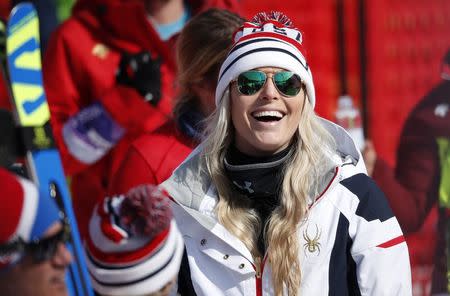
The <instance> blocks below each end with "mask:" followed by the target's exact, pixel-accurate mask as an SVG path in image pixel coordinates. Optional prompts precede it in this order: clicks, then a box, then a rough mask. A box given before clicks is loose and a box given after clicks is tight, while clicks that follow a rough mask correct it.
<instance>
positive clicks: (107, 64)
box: [43, 0, 237, 235]
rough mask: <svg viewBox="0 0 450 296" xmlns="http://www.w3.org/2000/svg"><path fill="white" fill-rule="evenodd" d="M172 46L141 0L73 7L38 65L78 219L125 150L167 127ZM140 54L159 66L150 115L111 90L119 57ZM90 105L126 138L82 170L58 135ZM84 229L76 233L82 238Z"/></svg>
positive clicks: (125, 91) (223, 2)
mask: <svg viewBox="0 0 450 296" xmlns="http://www.w3.org/2000/svg"><path fill="white" fill-rule="evenodd" d="M189 4H190V7H191V11H192V13H193V14H196V13H198V12H200V11H203V10H205V9H207V8H210V7H213V6H215V7H222V8H228V9H230V10H234V11H236V8H237V4H236V2H235V1H231V0H205V1H198V0H197V1H189ZM174 44H175V38H171V39H170V40H169V41H167V42H163V41H162V40H161V39H160V38H159V36H158V34H157V33H156V31H155V29H154V28H153V27H152V25H151V24H150V22H149V21H148V20H147V16H146V14H145V10H144V7H143V4H142V1H141V0H95V1H93V0H81V1H78V2H77V5H76V6H75V8H74V11H73V15H72V17H70V18H69V19H68V20H67V21H66V22H64V23H63V24H62V25H61V26H60V27H59V28H58V29H57V31H56V32H54V33H53V35H52V36H51V39H50V41H49V44H48V47H47V50H46V52H45V57H44V65H43V71H44V85H45V91H46V94H47V99H48V102H49V107H50V112H51V124H52V128H53V131H54V134H55V140H56V143H57V145H58V148H59V150H60V152H61V158H62V162H63V166H64V169H65V173H66V174H67V175H69V176H71V177H72V183H71V189H72V195H73V199H74V209H75V213H76V215H77V218H79V217H80V216H81V215H83V216H89V215H90V214H91V209H92V206H93V205H94V204H95V201H96V200H98V199H99V198H101V197H102V196H103V195H104V194H105V192H106V188H107V186H108V183H109V180H110V178H111V176H112V175H113V174H114V172H115V171H116V169H117V167H118V165H119V163H121V161H122V159H123V156H124V154H125V151H126V150H127V148H128V146H129V145H130V143H131V142H132V141H133V140H134V139H135V138H136V137H137V136H138V135H140V134H141V133H143V132H148V131H153V130H155V129H156V128H158V127H159V126H161V125H162V124H163V123H164V122H165V121H167V119H168V117H169V114H170V113H171V99H172V98H173V97H174V93H175V90H174V79H175V70H176V67H175V59H174ZM141 50H148V51H150V52H151V53H152V55H153V56H154V57H156V56H159V57H161V58H162V66H161V76H162V77H161V92H162V97H161V101H160V102H159V104H158V107H157V108H155V107H152V106H151V105H149V104H147V103H145V102H144V101H143V100H142V98H141V97H140V95H139V94H138V93H137V92H136V91H135V90H134V89H131V88H127V87H124V86H120V85H117V84H116V82H115V72H116V70H117V67H118V63H119V60H120V55H121V53H122V52H124V51H127V52H129V53H136V52H139V51H141ZM95 101H100V102H101V103H102V104H103V106H104V107H105V108H106V109H107V111H108V112H109V113H110V114H111V115H112V117H113V118H114V119H115V120H116V121H117V122H118V123H119V124H120V125H121V126H123V127H124V128H125V129H126V131H127V133H126V135H125V137H124V138H123V139H122V140H121V141H120V142H119V143H117V144H116V146H115V148H114V149H112V150H111V151H110V152H109V153H108V154H107V155H106V156H104V157H103V158H102V159H100V160H99V161H98V162H96V163H95V164H93V165H86V164H83V163H81V162H79V161H78V160H77V159H75V158H74V157H72V156H71V155H70V153H69V151H68V149H67V147H66V146H65V143H64V140H63V138H62V128H63V126H64V124H65V123H66V121H67V120H68V119H69V118H70V117H71V116H73V115H75V114H76V113H78V112H79V111H80V109H82V108H84V107H86V106H89V105H90V104H92V103H93V102H95ZM85 226H87V225H80V229H81V234H82V235H83V234H84V233H85V232H84V231H85V229H86V228H85Z"/></svg>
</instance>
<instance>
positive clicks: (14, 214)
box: [0, 168, 61, 269]
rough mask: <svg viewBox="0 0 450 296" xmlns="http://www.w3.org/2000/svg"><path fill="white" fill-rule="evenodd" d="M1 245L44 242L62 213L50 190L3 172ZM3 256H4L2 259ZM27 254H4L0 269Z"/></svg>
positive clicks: (0, 173)
mask: <svg viewBox="0 0 450 296" xmlns="http://www.w3.org/2000/svg"><path fill="white" fill-rule="evenodd" d="M0 188H2V193H1V194H0V205H1V206H0V217H1V218H2V223H1V225H0V245H6V244H10V243H12V242H14V241H16V240H17V239H21V240H23V241H24V242H25V243H27V242H31V241H33V240H38V239H40V238H42V237H43V236H44V234H45V232H46V231H47V230H48V229H49V227H50V226H52V225H53V224H54V223H55V222H57V221H59V220H60V217H61V216H60V212H59V209H58V207H57V205H56V203H55V201H54V200H53V199H52V198H51V197H50V194H49V190H45V188H41V190H38V188H37V187H36V186H35V185H34V184H33V183H32V182H30V181H29V180H26V179H24V178H21V177H18V176H16V175H14V174H12V173H10V172H9V171H7V170H5V169H2V168H0ZM2 255H3V256H2ZM22 255H23V254H20V253H17V252H16V253H14V252H13V253H10V254H6V255H5V254H0V269H1V268H2V267H7V266H9V265H11V264H13V263H15V262H17V261H18V260H19V259H20V258H21V257H22Z"/></svg>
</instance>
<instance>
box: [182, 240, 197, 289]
mask: <svg viewBox="0 0 450 296" xmlns="http://www.w3.org/2000/svg"><path fill="white" fill-rule="evenodd" d="M178 294H180V295H183V296H196V295H197V294H196V293H195V290H194V286H193V285H192V280H191V271H190V270H189V261H188V258H187V253H186V248H185V249H184V252H183V258H182V259H181V266H180V272H179V273H178Z"/></svg>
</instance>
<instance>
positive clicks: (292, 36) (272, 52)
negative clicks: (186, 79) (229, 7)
mask: <svg viewBox="0 0 450 296" xmlns="http://www.w3.org/2000/svg"><path fill="white" fill-rule="evenodd" d="M233 38H234V45H233V47H232V49H231V50H230V52H229V53H228V56H227V58H226V59H225V62H224V63H223V64H222V67H221V68H220V73H219V81H218V84H217V88H216V106H217V105H218V104H219V102H220V100H221V99H222V97H223V94H224V92H225V90H226V89H227V87H228V84H230V82H231V81H233V80H234V79H236V78H237V77H238V76H239V74H240V73H242V72H245V71H248V70H252V69H255V68H260V67H277V68H283V69H286V70H288V71H292V72H294V73H296V74H298V75H299V76H300V78H301V79H302V81H303V83H304V84H305V85H306V92H307V94H308V99H309V101H310V103H311V105H312V106H313V107H314V105H315V102H316V97H315V91H314V83H313V78H312V74H311V70H310V68H309V65H308V63H307V62H306V59H305V56H304V49H303V47H302V34H301V32H300V31H299V30H298V29H296V28H294V27H293V26H292V22H291V21H290V20H289V18H288V17H286V16H285V15H283V14H282V13H280V12H270V13H259V14H257V15H256V16H255V17H254V18H253V19H252V21H251V22H246V23H244V25H243V26H242V27H241V28H240V29H239V30H238V31H237V32H236V33H235V34H234V36H233Z"/></svg>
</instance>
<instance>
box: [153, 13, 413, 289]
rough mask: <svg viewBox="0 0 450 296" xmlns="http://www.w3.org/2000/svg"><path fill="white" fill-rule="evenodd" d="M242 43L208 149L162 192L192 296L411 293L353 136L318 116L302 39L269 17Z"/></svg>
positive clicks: (389, 223) (252, 26) (223, 75)
mask: <svg viewBox="0 0 450 296" xmlns="http://www.w3.org/2000/svg"><path fill="white" fill-rule="evenodd" d="M234 41H235V44H234V46H233V48H232V49H231V51H230V52H229V54H228V56H227V58H226V59H225V62H224V63H223V64H222V67H221V70H220V73H219V81H218V86H217V88H216V95H215V99H216V110H215V112H214V113H213V115H212V118H211V121H210V124H209V125H208V128H207V131H208V132H207V136H206V139H205V140H204V142H203V143H202V144H201V145H200V146H199V147H198V148H197V149H196V150H195V151H194V152H193V153H191V155H190V156H189V157H188V158H187V160H186V161H185V162H184V163H183V164H182V165H180V166H179V167H178V169H177V170H176V171H175V172H174V173H173V175H172V176H171V177H170V178H169V179H168V180H167V181H165V182H164V183H163V184H162V186H163V187H164V188H165V189H166V190H167V191H168V193H169V194H170V196H171V197H172V199H173V200H174V201H175V205H174V214H175V217H176V219H177V222H178V223H179V225H180V230H181V233H182V234H183V237H184V240H185V245H186V252H187V260H186V262H185V263H184V265H185V266H184V267H182V270H188V275H189V276H190V281H191V282H192V289H193V290H194V291H189V292H190V293H191V294H197V295H255V294H256V295H411V272H410V267H409V257H408V249H407V246H406V243H405V241H404V238H403V234H402V231H401V229H400V227H399V225H398V222H397V220H396V218H395V217H394V215H393V214H392V211H391V210H390V208H389V206H388V204H387V201H386V199H385V197H384V195H383V194H382V192H381V191H380V190H379V189H378V187H377V186H376V185H375V183H374V182H373V181H372V180H371V179H370V178H369V177H368V176H367V175H366V170H365V166H364V163H363V161H362V158H361V155H360V153H359V152H358V149H357V148H356V147H355V144H354V143H353V141H352V140H351V139H350V137H349V136H348V134H347V133H346V132H345V131H344V130H343V129H342V128H340V127H338V126H336V125H334V124H332V123H330V122H328V121H326V120H324V119H321V118H320V117H318V116H317V115H315V113H314V106H315V102H316V98H315V92H314V84H313V79H312V75H311V71H310V68H309V65H308V63H307V61H306V60H305V57H304V55H303V51H304V50H303V48H302V35H301V33H300V32H299V31H298V30H297V29H295V28H294V27H293V26H292V24H291V22H290V20H289V19H288V18H287V17H286V16H284V15H282V14H280V13H270V14H259V15H257V16H256V17H255V18H254V19H253V20H252V22H248V23H245V24H244V25H243V26H242V27H241V28H240V30H239V31H237V32H236V33H235V35H234ZM186 265H187V266H186ZM187 293H188V292H186V294H187Z"/></svg>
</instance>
